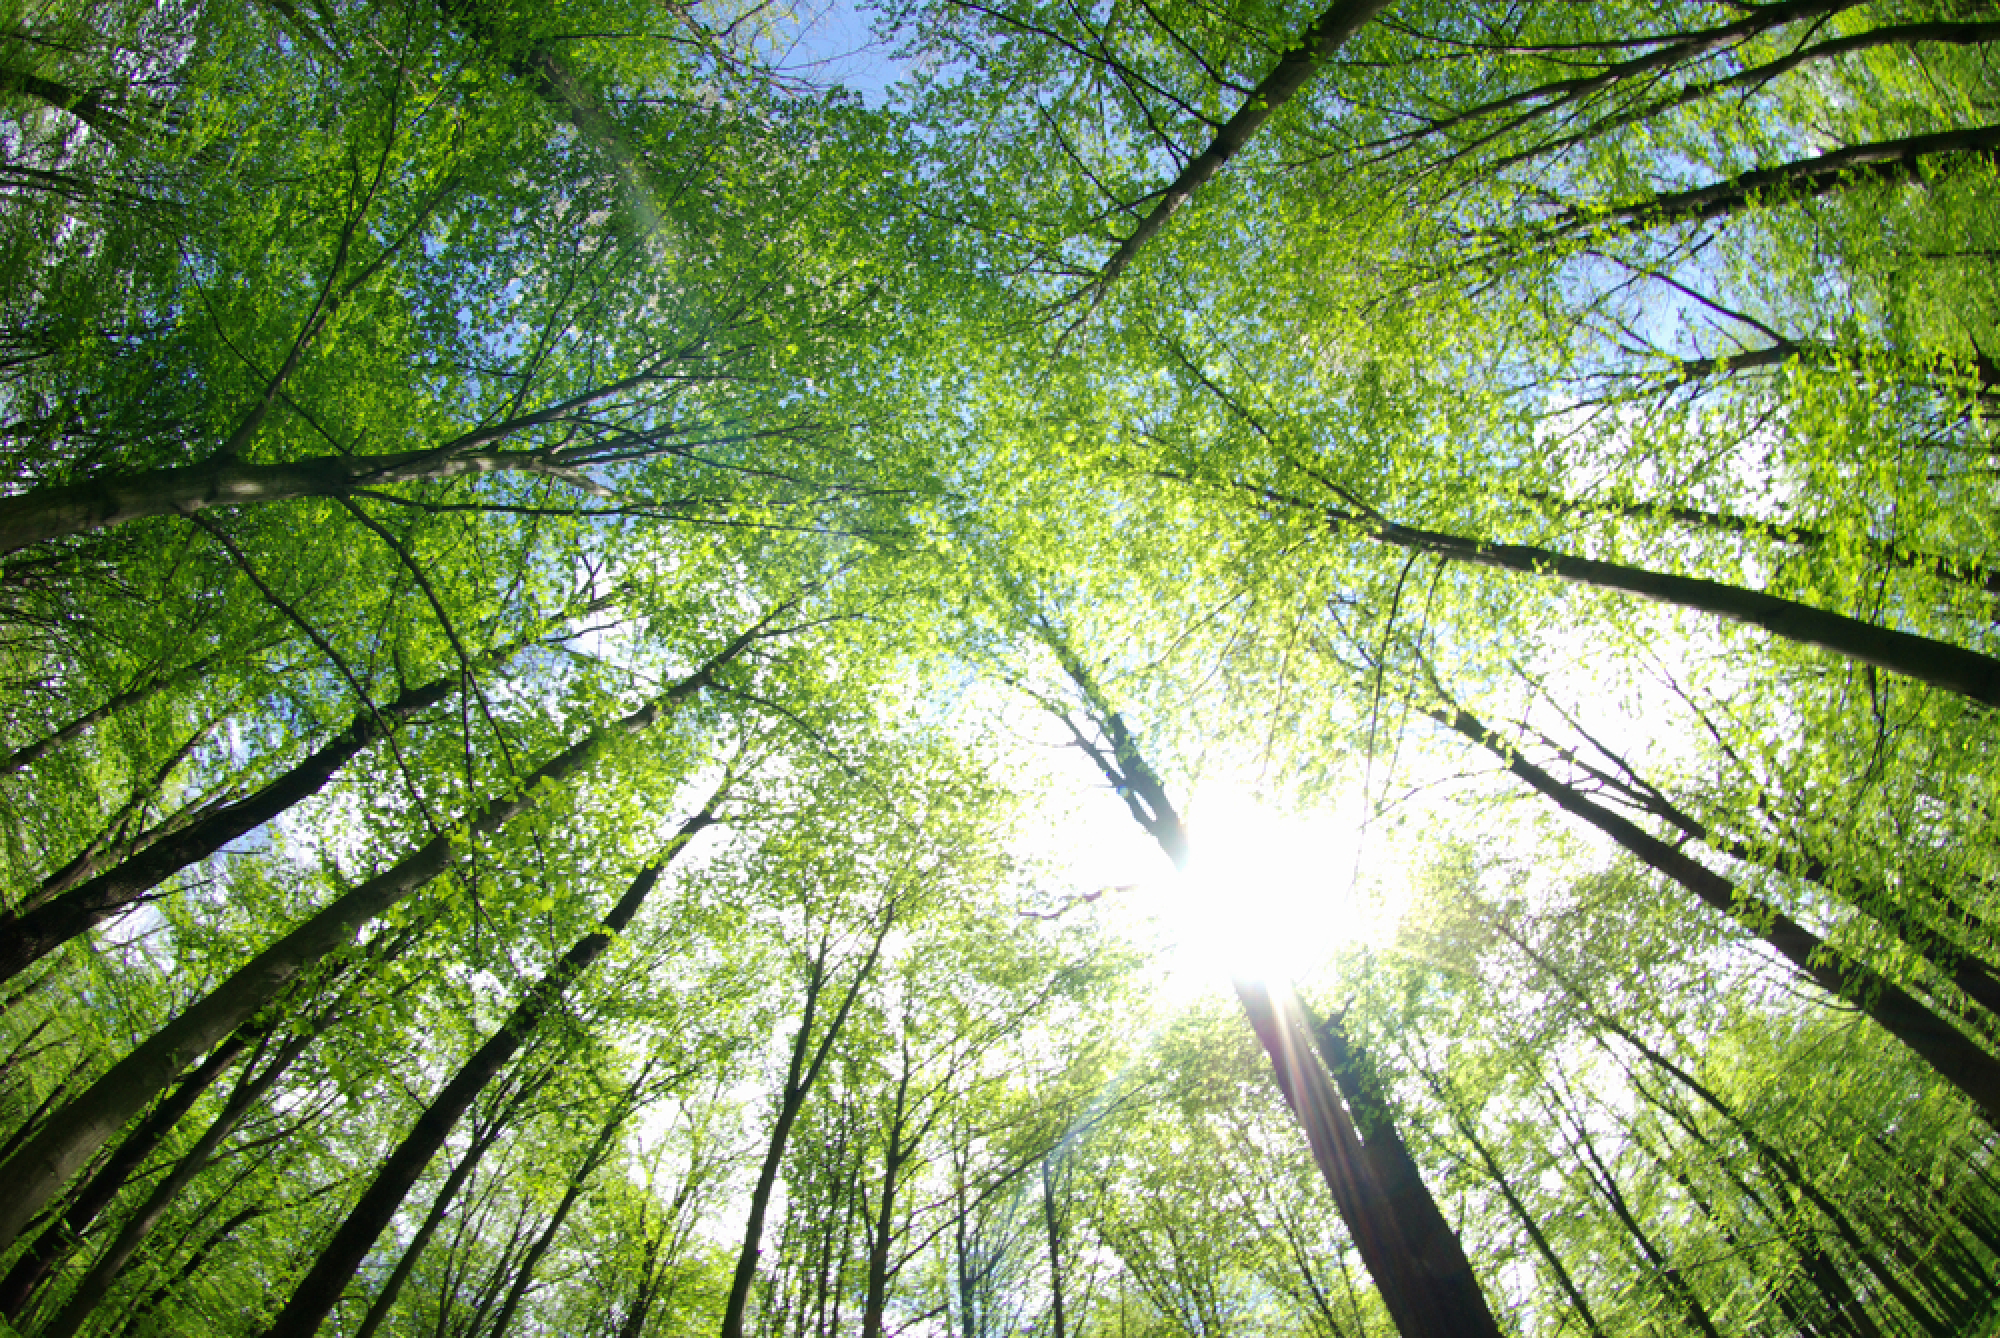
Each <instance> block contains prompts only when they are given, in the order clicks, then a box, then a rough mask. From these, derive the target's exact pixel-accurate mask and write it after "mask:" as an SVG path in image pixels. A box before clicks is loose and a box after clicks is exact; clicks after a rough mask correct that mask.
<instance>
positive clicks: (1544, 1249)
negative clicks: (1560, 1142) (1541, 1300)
mask: <svg viewBox="0 0 2000 1338" xmlns="http://www.w3.org/2000/svg"><path fill="white" fill-rule="evenodd" d="M1424 1077H1425V1080H1426V1081H1428V1082H1429V1083H1430V1086H1431V1090H1432V1091H1433V1092H1435V1093H1437V1098H1438V1102H1439V1104H1441V1105H1442V1106H1444V1108H1445V1113H1446V1115H1447V1116H1448V1117H1449V1118H1450V1120H1451V1123H1452V1127H1454V1128H1455V1129H1457V1130H1458V1133H1459V1136H1460V1137H1461V1138H1463V1139H1464V1140H1465V1141H1466V1145H1467V1146H1469V1147H1470V1148H1471V1149H1472V1151H1473V1155H1475V1156H1477V1157H1478V1158H1479V1162H1480V1165H1482V1166H1484V1167H1485V1168H1486V1174H1487V1175H1488V1176H1490V1177H1491V1178H1492V1181H1493V1184H1494V1185H1495V1187H1497V1188H1498V1189H1499V1191H1500V1197H1501V1198H1502V1199H1504V1200H1506V1203H1507V1208H1508V1211H1510V1212H1512V1213H1513V1214H1514V1220H1515V1221H1517V1222H1519V1223H1520V1224H1521V1229H1522V1230H1524V1231H1526V1232H1527V1233H1528V1241H1529V1243H1530V1244H1532V1245H1533V1246H1534V1247H1535V1253H1536V1254H1539V1255H1540V1256H1541V1257H1542V1262H1543V1263H1545V1264H1547V1265H1548V1266H1549V1271H1550V1272H1551V1273H1553V1274H1554V1275H1555V1279H1556V1284H1557V1285H1558V1286H1559V1287H1561V1288H1562V1291H1563V1295H1564V1296H1566V1297H1568V1298H1569V1303H1570V1308H1571V1309H1572V1310H1574V1311H1576V1315H1577V1318H1578V1319H1580V1320H1581V1321H1583V1328H1584V1332H1586V1333H1588V1334H1590V1335H1592V1338H1604V1328H1603V1326H1602V1325H1600V1324H1599V1323H1598V1322H1597V1316H1596V1315H1594V1314H1592V1313H1591V1310H1590V1303H1589V1302H1588V1301H1586V1300H1584V1299H1583V1291H1582V1289H1581V1288H1579V1287H1578V1286H1577V1285H1576V1279H1574V1278H1572V1277H1571V1276H1570V1273H1569V1270H1568V1269H1567V1268H1564V1267H1563V1262H1562V1259H1561V1258H1560V1257H1559V1256H1558V1255H1557V1254H1556V1251H1555V1246H1554V1245H1552V1244H1551V1243H1550V1242H1549V1238H1548V1233H1547V1232H1545V1231H1543V1230H1542V1228H1541V1224H1540V1223H1539V1222H1537V1221H1536V1220H1535V1215H1534V1214H1533V1213H1531V1212H1529V1211H1528V1205H1527V1204H1525V1203H1523V1202H1522V1201H1521V1197H1520V1195H1518V1194H1516V1193H1515V1192H1514V1187H1513V1185H1512V1184H1511V1183H1509V1181H1508V1179H1507V1173H1506V1171H1505V1170H1503V1169H1502V1168H1501V1166H1500V1162H1499V1160H1498V1159H1497V1158H1496V1157H1494V1155H1493V1153H1492V1152H1491V1151H1490V1150H1489V1149H1488V1148H1487V1146H1486V1144H1485V1143H1483V1142H1481V1141H1480V1139H1479V1135H1478V1133H1477V1132H1476V1131H1475V1130H1474V1128H1473V1124H1472V1117H1471V1116H1470V1115H1468V1114H1466V1113H1465V1112H1463V1111H1461V1110H1460V1109H1459V1108H1458V1106H1457V1105H1456V1104H1455V1103H1454V1102H1452V1101H1451V1099H1450V1098H1449V1097H1448V1096H1447V1095H1446V1093H1445V1090H1444V1088H1443V1087H1442V1086H1441V1085H1440V1084H1439V1081H1438V1079H1437V1078H1435V1077H1433V1076H1432V1075H1431V1074H1429V1073H1426V1074H1424Z"/></svg>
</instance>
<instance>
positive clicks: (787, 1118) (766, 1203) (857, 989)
mask: <svg viewBox="0 0 2000 1338" xmlns="http://www.w3.org/2000/svg"><path fill="white" fill-rule="evenodd" d="M893 919H894V917H893V912H892V911H888V910H885V911H884V913H883V916H882V923H881V925H880V926H879V927H878V928H877V930H876V933H875V941H874V942H873V943H872V944H871V945H870V946H869V949H868V955H867V957H866V958H865V959H863V961H862V963H861V965H860V966H859V968H857V969H856V971H855V973H854V979H853V980H852V981H850V982H849V983H848V987H847V993H846V994H845V995H844V996H843V997H842V998H841V1001H840V1004H839V1006H838V1007H837V1008H836V1009H835V1010H834V1014H833V1016H832V1017H831V1018H830V1019H828V1021H827V1026H826V1031H825V1032H824V1034H823V1035H822V1036H821V1037H820V1040H819V1044H818V1045H816V1046H815V1045H814V1044H813V1037H812V1030H813V1019H814V1018H815V1017H816V1016H817V1014H818V1011H819V1003H820V996H821V994H822V993H824V991H825V989H826V983H827V976H828V962H827V954H828V952H829V951H830V948H829V945H828V943H827V942H826V941H824V940H822V942H821V945H820V952H819V956H818V957H817V958H816V959H815V960H814V962H813V967H812V973H811V975H810V976H809V977H808V978H807V981H806V998H805V1007H804V1009H803V1010H802V1011H801V1014H800V1017H799V1030H798V1033H797V1034H796V1035H795V1036H793V1038H792V1053H791V1059H790V1061H789V1062H788V1063H787V1065H786V1069H785V1086H784V1090H783V1091H782V1092H781V1093H779V1098H778V1118H777V1120H776V1122H775V1123H774V1124H773V1125H772V1126H771V1137H770V1141H769V1142H768V1143H767V1144H766V1146H765V1149H764V1161H763V1164H762V1166H760V1167H759V1168H758V1171H757V1183H756V1186H755V1187H754V1188H753V1189H752V1190H751V1192H750V1215H749V1220H748V1221H747V1222H746V1223H745V1225H744V1228H743V1246H742V1248H741V1249H739V1250H738V1251H737V1254H736V1270H735V1272H734V1274H732V1275H731V1277H730V1281H729V1299H728V1301H727V1302H726V1303H725V1305H724V1308H723V1312H722V1338H744V1319H745V1316H746V1315H747V1314H748V1313H749V1309H750V1288H751V1286H752V1285H753V1284H754V1283H755V1282H756V1280H757V1260H758V1258H759V1256H760V1255H762V1254H763V1248H762V1247H763V1240H764V1219H765V1217H766V1216H767V1215H768V1214H769V1212H770V1209H771V1194H772V1192H773V1191H774V1190H775V1189H776V1188H777V1184H778V1170H779V1168H780V1167H781V1166H783V1165H784V1161H785V1147H786V1145H787V1144H788V1143H789V1142H790V1141H791V1136H792V1126H793V1125H794V1124H796V1123H797V1122H798V1118H799V1111H800V1110H802V1109H803V1108H804V1107H805V1103H806V1097H807V1096H809V1095H811V1093H812V1089H813V1085H814V1084H815V1083H817V1082H818V1081H819V1075H820V1070H821V1069H823V1068H824V1067H825V1066H826V1061H827V1057H828V1056H829V1055H831V1054H832V1053H833V1046H834V1043H835V1042H836V1041H838V1040H839V1039H840V1033H841V1030H842V1028H844V1027H845V1026H846V1025H847V1016H848V1014H849V1013H850V1012H851V1011H852V1010H853V1008H854V1003H855V1001H856V1000H857V999H859V998H860V997H861V987H862V985H864V984H865V983H866V982H867V980H868V977H869V975H870V974H871V973H872V972H873V971H874V969H875V962H876V959H877V958H878V957H880V956H881V953H882V943H883V940H885V939H886V938H888V936H889V926H890V925H891V923H893Z"/></svg>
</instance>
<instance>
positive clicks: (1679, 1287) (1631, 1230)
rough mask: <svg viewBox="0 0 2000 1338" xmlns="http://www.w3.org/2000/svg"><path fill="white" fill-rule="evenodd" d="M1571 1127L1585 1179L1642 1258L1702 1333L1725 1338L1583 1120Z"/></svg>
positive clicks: (1576, 1119)
mask: <svg viewBox="0 0 2000 1338" xmlns="http://www.w3.org/2000/svg"><path fill="white" fill-rule="evenodd" d="M1571 1124H1572V1125H1573V1127H1574V1128H1575V1130H1576V1137H1577V1147H1578V1150H1580V1151H1581V1152H1582V1153H1583V1155H1584V1159H1585V1160H1586V1161H1587V1162H1588V1163H1589V1165H1587V1166H1585V1167H1584V1171H1583V1173H1584V1176H1585V1178H1587V1179H1588V1180H1589V1181H1590V1182H1591V1183H1592V1184H1593V1185H1595V1186H1596V1187H1597V1192H1598V1193H1599V1194H1600V1195H1602V1196H1603V1198H1604V1201H1605V1203H1607V1204H1609V1205H1610V1207H1611V1213H1612V1215H1613V1216H1614V1217H1616V1218H1617V1219H1618V1221H1619V1223H1620V1225H1622V1226H1623V1227H1624V1228H1625V1232H1626V1234H1627V1235H1629V1236H1630V1237H1631V1238H1632V1241H1633V1243H1634V1244H1635V1245H1636V1246H1637V1247H1638V1249H1639V1253H1640V1255H1641V1256H1642V1257H1644V1259H1645V1260H1646V1262H1647V1263H1648V1264H1651V1265H1652V1267H1653V1272H1654V1274H1655V1275H1656V1276H1657V1277H1658V1278H1659V1279H1660V1284H1661V1286H1663V1287H1664V1288H1665V1289H1666V1291H1667V1294H1668V1295H1669V1296H1672V1297H1673V1298H1674V1299H1675V1300H1676V1301H1678V1302H1679V1303H1680V1305H1681V1307H1682V1308H1683V1309H1684V1310H1685V1311H1686V1312H1687V1316H1688V1319H1689V1320H1690V1321H1692V1323H1693V1324H1694V1327H1695V1328H1697V1329H1699V1330H1701V1332H1702V1333H1704V1334H1705V1335H1707V1338H1722V1335H1721V1334H1720V1333H1719V1332H1717V1330H1716V1327H1715V1321H1714V1320H1713V1319H1711V1318H1710V1316H1709V1313H1708V1308H1707V1307H1706V1306H1704V1305H1702V1303H1701V1298H1700V1297H1698V1296H1696V1295H1695V1294H1694V1289H1693V1288H1692V1287H1690V1286H1689V1285H1688V1282H1687V1279H1686V1278H1685V1277H1683V1276H1682V1275H1681V1271H1680V1269H1678V1268H1676V1267H1675V1266H1674V1264H1673V1261H1672V1260H1670V1259H1668V1258H1667V1257H1666V1255H1665V1254H1663V1253H1662V1252H1661V1251H1660V1249H1659V1247H1658V1246H1656V1245H1655V1244H1653V1240H1652V1237H1650V1236H1648V1235H1647V1234H1646V1231H1645V1228H1644V1227H1642V1226H1640V1225H1639V1219H1638V1218H1636V1217H1634V1216H1633V1215H1632V1209H1631V1206H1630V1205H1629V1204H1627V1203H1626V1202H1625V1195H1624V1194H1623V1193H1621V1192H1620V1191H1619V1188H1618V1181H1617V1179H1616V1178H1615V1177H1614V1176H1613V1175H1612V1174H1611V1168H1610V1167H1608V1166H1606V1165H1605V1164H1604V1159H1603V1158H1602V1157H1600V1156H1598V1155H1597V1147H1596V1145H1595V1144H1594V1143H1592V1142H1591V1140H1590V1130H1589V1129H1588V1128H1587V1127H1586V1126H1585V1124H1584V1121H1583V1119H1582V1117H1581V1116H1578V1115H1575V1114H1572V1115H1571Z"/></svg>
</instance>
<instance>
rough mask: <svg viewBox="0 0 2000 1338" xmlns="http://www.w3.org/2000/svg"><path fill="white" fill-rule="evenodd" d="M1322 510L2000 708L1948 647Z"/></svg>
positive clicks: (1550, 555) (1995, 665) (1999, 683)
mask: <svg viewBox="0 0 2000 1338" xmlns="http://www.w3.org/2000/svg"><path fill="white" fill-rule="evenodd" d="M1263 495H1264V496H1266V497H1268V498H1270V499H1271V500H1273V501H1281V502H1284V503H1286V504H1288V505H1296V504H1297V500H1296V499H1294V498H1289V497H1284V496H1282V495H1281V494H1276V493H1271V492H1268V491H1265V492H1264V493H1263ZM1321 510H1323V511H1324V512H1325V514H1326V515H1327V517H1328V520H1329V521H1330V522H1331V524H1332V525H1333V527H1334V528H1335V529H1336V530H1342V529H1349V528H1352V529H1356V530H1358V531H1359V532H1360V533H1362V534H1363V535H1364V536H1365V537H1367V538H1369V539H1372V540H1374V541H1375V542H1376V543H1380V544H1387V545H1389V546H1390V547H1393V548H1401V549H1404V550H1406V551H1409V552H1415V553H1426V554H1429V555H1431V556H1433V557H1436V558H1440V559H1442V560H1444V561H1446V562H1459V563H1464V564H1466V565H1468V566H1475V567H1491V568H1494V569H1496V570H1499V571H1512V572H1521V573H1524V574H1527V575H1534V576H1553V577H1555V578H1556V579H1557V580H1560V581H1568V582H1570V583H1571V584H1574V585H1583V586H1589V587H1591V588H1592V589H1597V590H1615V591H1617V592H1619V593H1621V594H1627V595H1637V596H1638V597H1639V598H1641V599H1648V600H1652V601H1653V602H1655V603H1659V604H1670V605H1673V606H1675V607H1678V608H1684V609H1693V610H1695V611H1696V612H1699V613H1706V614H1709V615H1712V616H1714V617H1717V618H1723V619H1726V620H1728V621H1730V622H1738V623H1746V624H1748V625H1750V626H1752V627H1757V628H1761V629H1763V630H1764V631H1766V632H1769V633H1770V634H1771V635H1773V636H1776V637H1782V638H1784V639H1785V640H1788V641H1796V642H1799V643H1800V644H1801V645H1807V646H1815V647H1818V648H1819V649H1821V650H1828V651H1832V652H1833V653H1834V654H1836V655H1839V656H1842V657H1844V658H1846V659H1850V660H1854V661H1856V662H1858V663H1860V664H1868V665H1873V666H1875V667H1876V668H1878V669H1888V670H1890V671H1892V672H1894V673H1898V674H1902V675H1904V676H1905V677H1908V678H1913V679H1915V680H1917V681H1918V682H1920V683H1928V684H1930V685H1931V686H1932V687H1935V688H1942V689H1943V690H1945V691H1946V692H1955V693H1958V694H1959V695H1960V696H1963V697H1968V698H1970V699H1971V700H1973V701H1976V702H1978V703H1980V704H1981V705H1982V706H1989V707H2000V660H1996V659H1994V658H1993V657H1992V656H1990V655H1981V654H1979V653H1978V652H1977V651H1970V650H1965V649H1963V648H1961V647H1958V646H1954V645H1952V644H1951V643H1949V642H1945V641H1936V640H1933V639H1932V638H1930V637H1924V636H1917V635H1916V634H1914V633H1911V632H1898V631H1896V630H1894V629H1892V628H1887V627H1877V626H1876V625H1875V624H1873V623H1866V622H1863V621H1861V620H1860V619H1859V618H1849V617H1847V616H1846V615H1845V614H1839V613H1831V612H1828V611H1827V610H1825V609H1816V608H1813V607H1812V606H1811V605H1809V604H1801V603H1799V602H1797V601H1796V600H1790V599H1780V598H1778V597H1777V596H1776V595H1767V594H1764V593H1762V592H1761V591H1756V590H1747V589H1745V588H1743V587H1742V586H1737V585H1725V584H1723V583H1722V582H1721V581H1711V580H1707V579H1705V578H1702V577H1698V576H1676V575H1673V574H1672V573H1669V572H1658V571H1649V570H1647V569H1646V568H1643V567H1629V566H1626V565H1624V564H1622V563H1617V562H1600V561H1597V560H1596V559H1594V558H1579V557H1570V556H1568V555H1567V554H1563V553H1557V552H1553V551H1551V550H1550V549H1546V548H1536V547H1532V546H1530V545H1527V544H1502V543H1488V542H1487V541H1485V540H1482V539H1470V538H1466V537H1465V536H1463V535H1456V534H1444V533H1440V532H1438V531H1435V530H1423V529H1417V528H1415V527H1412V526H1409V525H1399V524H1397V523H1395V522H1394V521H1387V520H1380V519H1374V518H1366V517H1363V516H1361V515H1359V514H1357V513H1354V512H1349V511H1342V510H1338V509H1329V508H1321Z"/></svg>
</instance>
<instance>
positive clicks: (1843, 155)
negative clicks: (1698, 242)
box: [1544, 125, 2000, 235]
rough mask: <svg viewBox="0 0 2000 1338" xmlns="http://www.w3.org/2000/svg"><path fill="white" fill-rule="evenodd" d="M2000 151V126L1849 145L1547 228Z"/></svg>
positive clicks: (1654, 221) (1645, 218) (1675, 219)
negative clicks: (1962, 155)
mask: <svg viewBox="0 0 2000 1338" xmlns="http://www.w3.org/2000/svg"><path fill="white" fill-rule="evenodd" d="M1995 149H2000V125H1983V126H1973V127H1969V128H1966V129H1962V130H1944V131H1938V132H1936V133H1934V134H1928V135H1910V136H1907V137H1905V138H1902V139H1888V140H1880V141H1878V142H1876V143H1873V144H1851V145H1848V146H1847V147H1845V148H1839V149H1834V150H1832V151H1831V152H1828V153H1822V154H1819V155H1817V156H1815V157H1812V158H1801V159H1797V160H1795V161H1793V162H1789V163H1780V164H1778V165H1777V166H1775V167H1760V168H1756V169H1754V170H1752V171H1749V172H1742V173H1739V174H1737V175H1736V176H1733V177H1731V178H1729V179H1728V180H1727V181H1718V182H1715V183H1713V184H1711V185H1707V186H1697V187H1695V188H1693V189H1691V190H1681V191H1668V192H1665V193H1663V194H1659V195H1655V196H1653V197H1652V198H1651V199H1648V200H1640V201H1637V202H1636V203H1633V204H1626V205H1618V206H1616V207H1614V208H1612V209H1610V210H1583V209H1574V210H1568V211H1565V212H1564V213H1562V214H1559V215H1557V216H1556V217H1555V218H1554V219H1552V220H1550V221H1549V223H1547V224H1546V225H1544V227H1545V230H1546V231H1547V232H1548V233H1553V234H1561V233H1565V232H1567V233H1576V234H1582V235H1590V234H1593V233H1597V232H1600V231H1609V232H1638V231H1644V230H1646V229H1649V228H1658V227H1664V226H1666V225H1668V224H1671V223H1694V222H1706V221H1708V220H1711V219H1717V218H1725V217H1727V216H1728V215H1730V214H1734V213H1737V212H1738V211H1740V210H1742V209H1745V208H1747V207H1749V206H1751V205H1753V204H1755V203H1757V202H1758V201H1760V200H1779V201H1783V200H1791V199H1810V198H1813V197H1816V196H1820V195H1825V194H1828V193H1830V192H1832V191H1835V190H1844V189H1847V188H1848V187H1851V186H1854V185H1859V184H1862V183H1865V182H1873V181H1915V180H1918V179H1919V176H1920V171H1921V168H1920V164H1922V163H1923V161H1924V160H1925V159H1927V158H1936V157H1940V156H1950V155H1960V154H1990V153H1992V152H1993V151H1994V150H1995Z"/></svg>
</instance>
